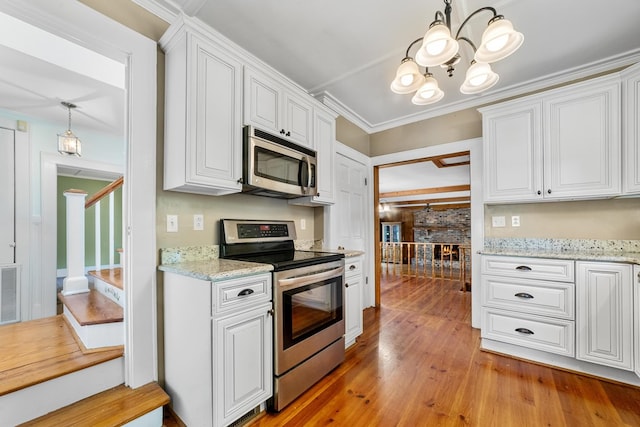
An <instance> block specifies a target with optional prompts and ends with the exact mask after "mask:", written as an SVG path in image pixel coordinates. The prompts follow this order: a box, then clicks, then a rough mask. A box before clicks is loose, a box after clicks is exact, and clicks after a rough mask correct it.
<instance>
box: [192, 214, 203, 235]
mask: <svg viewBox="0 0 640 427" xmlns="http://www.w3.org/2000/svg"><path fill="white" fill-rule="evenodd" d="M193 229H194V230H196V231H201V230H204V215H202V214H196V215H194V216H193Z"/></svg>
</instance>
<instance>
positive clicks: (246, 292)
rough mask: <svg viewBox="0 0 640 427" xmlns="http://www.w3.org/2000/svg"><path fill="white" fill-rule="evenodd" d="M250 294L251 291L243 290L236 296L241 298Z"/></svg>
mask: <svg viewBox="0 0 640 427" xmlns="http://www.w3.org/2000/svg"><path fill="white" fill-rule="evenodd" d="M252 293H253V289H243V290H241V291H240V292H238V296H239V297H243V296H245V295H251V294H252Z"/></svg>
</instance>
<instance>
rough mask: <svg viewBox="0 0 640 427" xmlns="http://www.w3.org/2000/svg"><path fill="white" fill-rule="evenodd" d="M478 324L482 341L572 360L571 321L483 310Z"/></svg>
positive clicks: (573, 330) (573, 349) (572, 327)
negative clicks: (548, 353) (480, 322)
mask: <svg viewBox="0 0 640 427" xmlns="http://www.w3.org/2000/svg"><path fill="white" fill-rule="evenodd" d="M481 321H482V337H483V338H489V339H492V340H496V341H502V342H506V343H510V344H516V345H520V346H523V347H529V348H533V349H536V350H542V351H547V352H550V353H557V354H561V355H563V356H569V357H574V356H575V344H574V343H575V323H574V322H573V321H571V320H562V319H552V318H549V317H542V316H535V315H531V314H527V315H522V314H518V313H514V312H510V311H503V310H498V309H489V308H483V309H482V320H481Z"/></svg>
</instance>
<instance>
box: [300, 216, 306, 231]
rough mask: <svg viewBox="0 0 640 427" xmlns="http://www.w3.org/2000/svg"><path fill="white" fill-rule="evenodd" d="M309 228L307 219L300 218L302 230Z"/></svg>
mask: <svg viewBox="0 0 640 427" xmlns="http://www.w3.org/2000/svg"><path fill="white" fill-rule="evenodd" d="M306 229H307V220H306V219H304V218H302V219H301V220H300V230H306Z"/></svg>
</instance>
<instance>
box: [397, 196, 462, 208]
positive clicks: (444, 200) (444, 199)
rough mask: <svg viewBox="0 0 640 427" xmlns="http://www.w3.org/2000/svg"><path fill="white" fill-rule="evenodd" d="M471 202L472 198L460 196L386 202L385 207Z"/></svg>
mask: <svg viewBox="0 0 640 427" xmlns="http://www.w3.org/2000/svg"><path fill="white" fill-rule="evenodd" d="M469 201H471V196H460V197H441V198H438V199H422V200H405V201H397V202H396V201H394V202H384V204H385V205H389V206H397V205H425V204H431V203H450V202H469Z"/></svg>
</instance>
